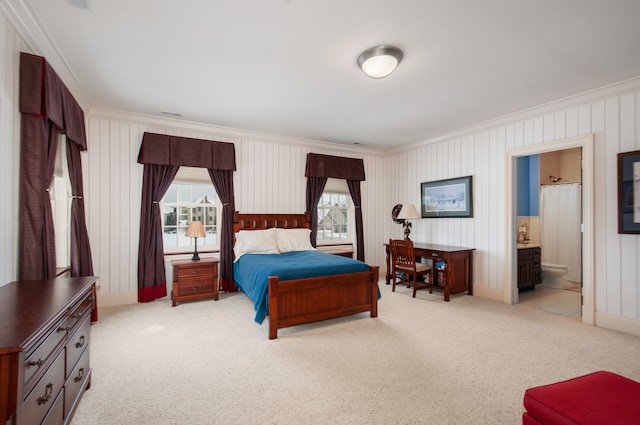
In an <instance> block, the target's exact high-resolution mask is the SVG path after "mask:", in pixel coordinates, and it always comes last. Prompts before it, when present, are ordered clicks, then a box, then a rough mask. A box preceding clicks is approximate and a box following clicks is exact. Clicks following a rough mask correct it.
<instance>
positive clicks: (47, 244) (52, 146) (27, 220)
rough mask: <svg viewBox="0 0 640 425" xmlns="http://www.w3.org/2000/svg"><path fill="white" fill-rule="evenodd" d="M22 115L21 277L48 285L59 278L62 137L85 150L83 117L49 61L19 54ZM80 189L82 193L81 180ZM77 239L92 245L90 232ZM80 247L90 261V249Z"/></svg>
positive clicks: (19, 270) (76, 235) (19, 271)
mask: <svg viewBox="0 0 640 425" xmlns="http://www.w3.org/2000/svg"><path fill="white" fill-rule="evenodd" d="M20 112H21V115H22V117H21V123H22V129H21V130H22V131H21V141H20V200H19V208H20V214H19V218H18V224H19V227H20V242H19V246H18V274H19V279H21V280H28V279H49V278H53V277H55V270H56V255H55V235H54V228H53V212H52V211H51V204H50V198H49V193H48V188H49V186H50V185H51V181H52V178H53V167H54V161H55V154H56V148H57V144H58V137H59V134H60V133H66V135H67V140H68V141H69V143H70V144H74V145H75V146H76V148H77V149H78V150H86V149H87V140H86V130H85V126H84V112H83V111H82V108H80V105H79V104H78V102H77V101H76V100H75V99H74V97H73V95H72V94H71V92H70V91H69V90H68V89H67V87H66V86H65V85H64V84H63V83H62V80H60V78H59V77H58V75H57V74H56V72H55V71H54V70H53V68H52V67H51V66H50V65H49V64H48V63H47V61H46V60H45V59H44V58H43V57H40V56H35V55H31V54H28V53H24V52H23V53H20ZM78 164H79V163H78ZM78 166H79V165H78ZM76 184H77V185H80V187H81V184H82V176H80V181H79V182H76ZM83 214H84V213H83ZM74 236H75V237H77V238H80V239H83V238H86V240H87V241H88V236H87V234H86V226H85V228H84V229H82V228H80V227H78V228H77V232H76V233H75V235H73V234H72V237H74ZM76 242H77V241H76ZM73 243H74V242H73V240H72V244H73ZM79 246H81V247H82V248H81V249H84V250H86V253H85V254H88V257H87V258H89V260H90V258H91V253H90V251H89V246H88V243H87V244H84V243H82V242H79Z"/></svg>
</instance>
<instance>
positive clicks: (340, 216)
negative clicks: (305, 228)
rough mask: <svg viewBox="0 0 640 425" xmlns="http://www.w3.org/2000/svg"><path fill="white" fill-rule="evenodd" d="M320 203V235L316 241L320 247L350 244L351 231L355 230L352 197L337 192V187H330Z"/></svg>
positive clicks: (318, 234)
mask: <svg viewBox="0 0 640 425" xmlns="http://www.w3.org/2000/svg"><path fill="white" fill-rule="evenodd" d="M329 186H330V187H329V190H325V192H324V193H323V194H322V197H321V198H320V202H318V233H317V234H316V241H317V242H318V244H320V245H330V244H335V243H349V242H350V241H351V235H350V229H352V228H353V226H352V225H351V223H352V222H353V219H352V216H353V213H352V204H351V196H350V195H349V194H348V193H342V192H336V191H335V187H332V186H335V185H329Z"/></svg>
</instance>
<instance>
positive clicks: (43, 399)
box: [38, 383, 53, 405]
mask: <svg viewBox="0 0 640 425" xmlns="http://www.w3.org/2000/svg"><path fill="white" fill-rule="evenodd" d="M52 394H53V384H52V383H48V384H47V388H46V389H45V393H44V395H43V396H41V397H38V405H40V404H45V403H47V402H48V401H49V399H51V395H52Z"/></svg>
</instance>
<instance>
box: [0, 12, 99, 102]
mask: <svg viewBox="0 0 640 425" xmlns="http://www.w3.org/2000/svg"><path fill="white" fill-rule="evenodd" d="M0 10H1V11H2V12H3V14H4V15H5V16H6V18H7V20H8V21H9V23H10V24H11V25H12V26H13V28H14V30H15V31H16V33H17V34H18V35H19V36H20V38H22V40H23V41H24V42H25V44H26V45H27V47H28V48H29V50H30V51H29V53H33V54H35V55H40V56H42V57H44V58H45V59H46V60H47V62H48V63H49V64H50V65H51V66H52V67H53V69H54V70H55V71H56V73H57V74H58V76H59V77H60V79H61V80H62V81H63V82H64V84H65V85H66V86H67V88H68V89H69V91H71V93H72V94H73V96H74V97H75V99H76V101H77V102H78V103H79V104H80V107H81V108H82V109H83V110H85V111H88V110H89V109H91V106H92V105H91V101H90V100H89V97H88V96H87V95H86V93H85V91H84V89H83V88H82V86H81V85H80V82H79V80H78V78H77V77H76V75H75V73H74V72H73V71H72V70H71V67H70V66H69V64H68V63H67V61H66V60H65V59H64V57H63V56H62V53H61V52H60V50H59V49H58V46H57V45H56V44H55V42H54V41H53V39H52V38H51V36H50V35H49V33H48V32H47V31H46V30H45V29H44V28H43V27H42V25H41V23H40V22H39V21H38V19H37V18H36V16H35V15H34V14H33V13H32V12H31V10H30V9H29V7H28V6H27V5H26V3H25V2H24V0H0Z"/></svg>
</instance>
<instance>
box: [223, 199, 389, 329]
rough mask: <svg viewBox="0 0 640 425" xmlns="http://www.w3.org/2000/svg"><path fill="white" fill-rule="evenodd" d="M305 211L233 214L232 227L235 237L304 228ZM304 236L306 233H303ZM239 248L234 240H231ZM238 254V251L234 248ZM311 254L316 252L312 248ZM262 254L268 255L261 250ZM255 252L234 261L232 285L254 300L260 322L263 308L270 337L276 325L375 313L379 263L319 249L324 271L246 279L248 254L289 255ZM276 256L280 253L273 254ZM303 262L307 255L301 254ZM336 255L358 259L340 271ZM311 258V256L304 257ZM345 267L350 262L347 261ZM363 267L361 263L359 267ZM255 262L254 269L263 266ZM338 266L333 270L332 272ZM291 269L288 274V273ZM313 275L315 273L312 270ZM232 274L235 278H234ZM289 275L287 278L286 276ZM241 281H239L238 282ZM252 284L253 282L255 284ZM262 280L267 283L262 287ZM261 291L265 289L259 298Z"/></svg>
mask: <svg viewBox="0 0 640 425" xmlns="http://www.w3.org/2000/svg"><path fill="white" fill-rule="evenodd" d="M308 228H309V214H240V213H239V212H237V211H236V212H235V214H234V232H235V234H236V241H237V242H239V241H240V239H239V238H238V236H239V235H240V234H239V232H243V234H244V235H246V232H245V231H253V230H262V231H266V232H264V233H269V231H270V229H274V231H275V230H276V229H308ZM307 235H308V232H307ZM236 248H238V243H236ZM236 253H237V251H236ZM313 253H314V255H317V254H320V253H318V252H317V251H314V252H313ZM263 254H267V255H263ZM263 254H258V255H253V256H252V255H250V254H244V255H242V256H241V257H240V258H239V259H237V260H236V262H235V263H234V278H235V280H236V285H237V286H238V287H239V288H240V290H241V291H242V292H244V293H245V294H246V295H247V296H249V298H250V299H251V300H252V301H253V302H254V306H255V309H256V321H257V322H259V323H260V322H261V321H262V319H264V318H265V316H266V315H267V313H268V319H269V339H276V338H277V337H278V329H282V328H286V327H290V326H297V325H302V324H306V323H313V322H318V321H321V320H327V319H333V318H336V317H342V316H348V315H353V314H358V313H362V312H367V311H368V312H370V316H371V317H377V316H378V298H379V296H380V292H379V290H378V273H379V270H378V269H379V267H378V266H369V265H366V264H364V263H362V262H358V261H356V260H351V259H348V258H344V257H340V256H336V255H332V254H327V253H321V254H320V255H324V256H325V260H326V262H327V263H330V266H329V269H330V271H329V272H326V273H329V274H325V273H323V274H322V275H319V276H318V275H314V276H310V277H298V278H295V273H296V272H291V271H289V270H283V269H279V270H280V271H279V272H278V273H277V274H278V275H280V276H278V275H269V276H266V277H265V279H266V281H265V280H264V279H262V278H258V279H255V280H251V278H247V272H246V270H245V267H246V266H247V264H249V263H251V262H252V258H253V259H256V257H260V259H264V260H265V261H270V260H266V259H267V257H271V258H282V260H283V261H282V262H283V263H285V262H291V261H292V260H291V258H290V255H289V254H297V253H289V252H288V253H286V254H278V253H276V252H274V251H273V250H270V249H268V248H265V252H264V253H263ZM278 256H281V257H278ZM304 258H305V259H303V260H302V261H303V262H306V261H307V260H308V258H307V257H304ZM338 259H342V260H348V261H347V263H349V262H351V263H353V264H355V263H359V265H360V266H359V267H360V269H359V270H356V271H345V270H343V269H342V265H340V266H338V265H336V264H338V263H336V261H339V260H338ZM309 261H310V260H309ZM340 264H344V263H340ZM348 266H349V267H350V266H351V265H349V264H348ZM363 266H364V267H363ZM262 267H263V266H262V265H259V266H258V269H260V268H262ZM336 270H338V272H336ZM292 273H293V274H292ZM312 274H318V273H316V272H312ZM236 275H237V276H238V278H236ZM292 276H293V277H294V278H291V277H292ZM239 280H240V281H239ZM254 285H255V286H254ZM265 285H266V288H265ZM260 294H265V295H264V298H263V297H262V295H260Z"/></svg>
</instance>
